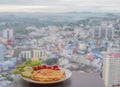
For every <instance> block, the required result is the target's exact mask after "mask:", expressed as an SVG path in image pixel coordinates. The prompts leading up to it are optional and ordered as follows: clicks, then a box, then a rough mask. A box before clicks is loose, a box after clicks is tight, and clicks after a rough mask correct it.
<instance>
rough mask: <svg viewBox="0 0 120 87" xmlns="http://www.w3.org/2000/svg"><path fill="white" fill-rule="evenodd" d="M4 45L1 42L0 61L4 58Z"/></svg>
mask: <svg viewBox="0 0 120 87" xmlns="http://www.w3.org/2000/svg"><path fill="white" fill-rule="evenodd" d="M4 54H5V46H4V45H3V44H0V62H3V61H4V58H5V55H4Z"/></svg>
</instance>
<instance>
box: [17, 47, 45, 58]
mask: <svg viewBox="0 0 120 87" xmlns="http://www.w3.org/2000/svg"><path fill="white" fill-rule="evenodd" d="M19 57H20V58H22V59H26V58H30V59H31V58H33V57H35V58H39V59H41V58H45V57H46V53H45V51H44V50H40V49H31V50H22V51H21V52H20V54H19Z"/></svg>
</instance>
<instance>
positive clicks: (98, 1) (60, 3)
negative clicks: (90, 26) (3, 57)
mask: <svg viewBox="0 0 120 87" xmlns="http://www.w3.org/2000/svg"><path fill="white" fill-rule="evenodd" d="M0 12H49V13H50V12H51V13H61V12H120V0H0Z"/></svg>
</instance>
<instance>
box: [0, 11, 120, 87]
mask: <svg viewBox="0 0 120 87" xmlns="http://www.w3.org/2000/svg"><path fill="white" fill-rule="evenodd" d="M28 15H29V16H28ZM106 54H107V55H108V54H109V55H110V56H111V55H113V56H112V57H117V58H118V59H119V61H120V15H117V14H110V13H109V14H108V13H82V12H81V13H74V12H73V13H62V14H41V13H29V14H28V13H1V14H0V87H7V85H10V84H12V81H13V78H14V77H15V76H14V75H13V74H11V70H13V69H14V68H15V67H16V66H17V65H19V64H22V63H23V62H24V61H25V60H26V58H30V59H31V58H39V59H41V60H42V61H44V63H47V64H50V65H52V64H55V63H56V64H59V65H60V66H61V67H65V68H68V69H70V70H72V71H80V72H87V73H92V72H96V73H99V74H100V76H101V77H104V80H105V79H106V78H107V77H106V76H105V75H106V74H107V75H108V73H110V72H108V71H105V70H106V68H107V66H106V65H105V64H106V63H108V62H106V58H107V57H108V56H107V57H106ZM108 59H109V58H108ZM108 61H109V60H108ZM116 61H118V60H116ZM117 64H118V65H119V66H120V62H118V63H117ZM113 68H114V67H113ZM112 71H114V70H113V69H112ZM105 72H106V74H105ZM117 72H119V71H117ZM106 84H108V83H107V82H106ZM117 84H118V83H117Z"/></svg>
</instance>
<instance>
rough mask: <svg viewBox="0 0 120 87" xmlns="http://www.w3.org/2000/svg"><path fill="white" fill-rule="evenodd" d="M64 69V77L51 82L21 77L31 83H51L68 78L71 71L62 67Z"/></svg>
mask: <svg viewBox="0 0 120 87" xmlns="http://www.w3.org/2000/svg"><path fill="white" fill-rule="evenodd" d="M62 69H63V70H64V71H65V78H64V79H61V80H58V81H52V82H40V81H35V80H32V79H29V78H25V77H22V76H21V77H22V79H23V80H25V81H27V82H31V83H37V84H53V83H58V82H62V81H65V80H67V79H69V78H70V77H71V76H72V72H71V71H70V70H68V69H65V68H62Z"/></svg>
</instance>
